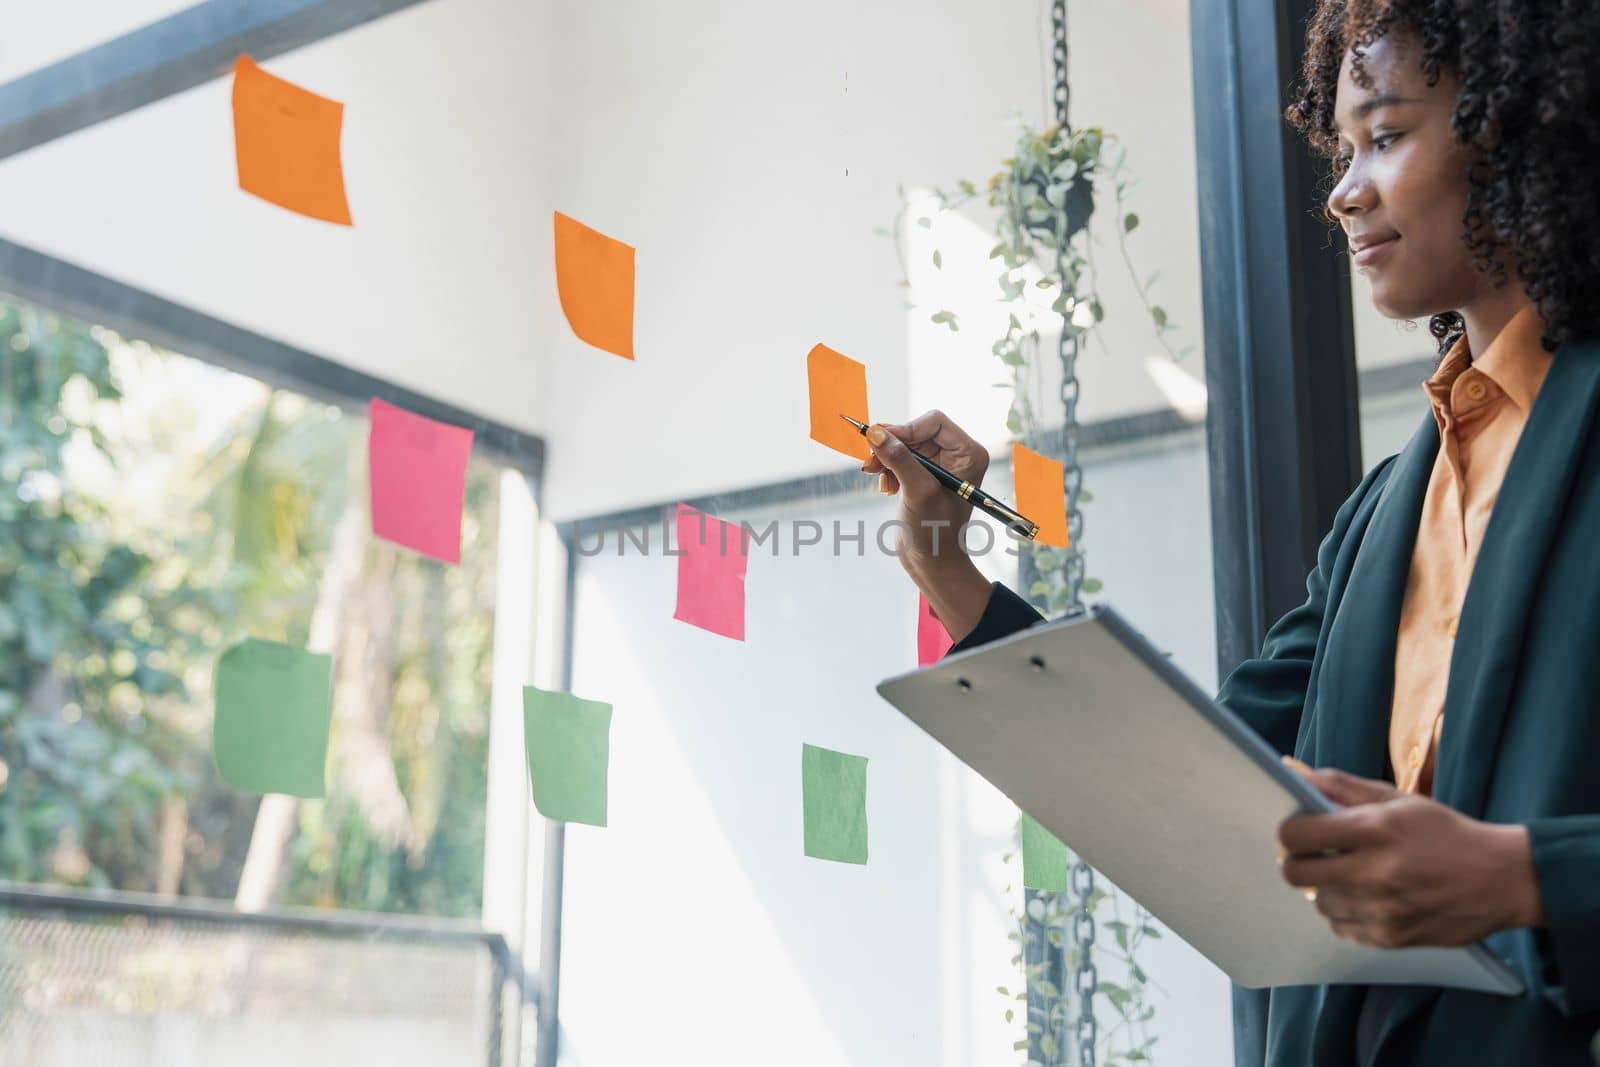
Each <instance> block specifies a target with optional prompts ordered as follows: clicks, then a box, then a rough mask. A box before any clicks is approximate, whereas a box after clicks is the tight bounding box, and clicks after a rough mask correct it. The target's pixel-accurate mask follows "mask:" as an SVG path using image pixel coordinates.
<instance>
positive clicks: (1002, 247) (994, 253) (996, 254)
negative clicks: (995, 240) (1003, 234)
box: [989, 241, 1006, 259]
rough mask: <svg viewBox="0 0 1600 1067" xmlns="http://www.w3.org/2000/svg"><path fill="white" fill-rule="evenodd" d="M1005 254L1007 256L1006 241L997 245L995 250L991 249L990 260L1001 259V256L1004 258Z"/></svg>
mask: <svg viewBox="0 0 1600 1067" xmlns="http://www.w3.org/2000/svg"><path fill="white" fill-rule="evenodd" d="M1005 254H1006V244H1005V242H1004V241H1002V242H1000V243H999V244H997V245H995V246H994V247H993V248H991V249H989V258H990V259H999V258H1000V257H1001V256H1003V255H1005Z"/></svg>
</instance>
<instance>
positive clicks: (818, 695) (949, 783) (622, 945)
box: [561, 427, 1232, 1067]
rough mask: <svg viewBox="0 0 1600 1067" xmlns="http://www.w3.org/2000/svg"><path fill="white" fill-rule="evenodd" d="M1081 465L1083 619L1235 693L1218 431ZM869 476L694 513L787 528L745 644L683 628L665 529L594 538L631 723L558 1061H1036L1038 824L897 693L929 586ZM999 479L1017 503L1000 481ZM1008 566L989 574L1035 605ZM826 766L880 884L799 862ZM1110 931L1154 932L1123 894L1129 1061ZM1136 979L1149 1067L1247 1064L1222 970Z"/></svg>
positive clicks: (600, 676) (586, 658) (585, 671)
mask: <svg viewBox="0 0 1600 1067" xmlns="http://www.w3.org/2000/svg"><path fill="white" fill-rule="evenodd" d="M1083 455H1084V462H1085V469H1086V475H1085V477H1086V485H1087V486H1088V487H1089V488H1090V489H1091V490H1092V493H1093V500H1092V501H1091V502H1090V503H1088V504H1086V505H1085V513H1086V524H1087V525H1086V534H1085V537H1084V546H1085V548H1086V549H1087V556H1088V561H1089V572H1090V573H1091V574H1092V575H1095V576H1097V577H1099V578H1100V579H1101V580H1102V581H1103V583H1104V585H1103V589H1102V591H1101V593H1100V594H1097V595H1096V596H1094V597H1091V598H1090V599H1106V600H1108V601H1109V602H1110V603H1112V604H1114V605H1115V606H1116V607H1117V609H1118V610H1119V611H1120V612H1122V613H1123V614H1125V615H1126V616H1127V617H1128V618H1130V619H1131V620H1132V621H1133V622H1134V623H1135V624H1136V625H1138V626H1139V627H1141V628H1142V629H1144V630H1145V632H1146V633H1147V634H1148V635H1149V636H1150V637H1151V638H1152V639H1153V640H1154V641H1156V642H1157V644H1158V645H1159V646H1160V647H1162V648H1163V649H1167V650H1170V651H1171V652H1172V653H1173V656H1174V659H1175V661H1176V662H1178V663H1179V664H1180V665H1181V666H1182V667H1183V668H1184V669H1185V670H1188V671H1190V672H1191V673H1192V674H1194V675H1195V676H1196V677H1197V678H1198V679H1199V680H1200V681H1201V682H1202V684H1204V685H1208V686H1210V685H1213V684H1214V680H1215V666H1214V662H1213V661H1214V657H1215V651H1214V647H1213V640H1212V599H1211V582H1210V522H1209V515H1208V508H1207V499H1208V489H1207V484H1206V479H1205V451H1204V447H1203V432H1202V431H1201V429H1200V428H1198V427H1191V428H1188V429H1184V430H1181V431H1178V432H1175V433H1169V434H1162V435H1159V436H1153V437H1145V438H1138V439H1127V440H1122V441H1119V442H1116V443H1106V444H1102V445H1097V446H1094V447H1091V448H1088V449H1086V450H1085V452H1084V454H1083ZM856 478H859V479H860V480H861V482H862V483H868V482H869V480H868V479H867V478H866V477H865V476H862V475H858V474H854V473H850V474H846V475H841V476H839V478H838V479H836V483H837V485H838V487H839V488H838V490H837V491H832V492H826V493H822V492H818V493H813V494H810V495H808V496H805V497H803V498H801V499H797V500H792V501H790V502H788V503H785V504H781V505H766V504H763V503H762V501H763V499H770V498H771V497H773V496H776V495H780V493H783V495H789V494H787V492H786V491H783V490H780V488H779V487H772V488H770V489H767V490H761V489H756V490H752V491H750V492H746V493H740V494H737V495H730V496H726V497H720V498H712V499H709V500H703V501H697V502H696V506H700V507H703V508H704V509H705V510H707V511H709V512H710V513H711V514H713V515H715V516H717V517H719V518H721V519H723V520H725V521H730V522H736V523H737V522H744V523H748V524H749V526H750V528H751V529H752V530H755V531H758V532H765V531H772V534H771V535H770V536H766V537H764V538H763V539H762V540H760V541H759V542H755V543H752V545H751V548H750V558H749V566H748V574H747V577H746V583H745V597H746V608H745V612H746V638H745V640H744V641H743V642H739V641H735V640H731V639H729V638H726V637H722V636H720V635H717V634H713V633H710V632H707V631H704V630H701V629H697V628H695V627H693V626H690V625H687V624H685V623H683V622H680V621H677V620H676V619H674V618H673V615H674V605H675V595H676V588H677V571H676V567H677V559H676V557H673V556H669V555H667V554H666V552H665V541H664V539H663V538H664V534H665V533H666V532H667V531H666V530H665V528H664V526H663V522H666V523H668V525H670V519H667V518H658V519H654V520H652V521H650V522H647V523H637V524H634V525H631V526H628V527H626V532H625V533H624V528H623V527H622V526H620V525H619V520H613V519H605V518H598V519H594V520H589V521H586V522H583V523H580V524H578V525H577V528H576V536H575V539H574V541H573V542H572V543H573V545H574V546H575V551H576V568H577V575H576V584H575V598H576V599H575V602H574V631H573V674H572V686H571V688H572V692H574V693H575V694H576V695H578V696H580V697H583V698H585V699H592V700H601V701H606V702H608V703H611V704H612V705H613V706H614V709H615V710H614V716H613V720H612V728H611V762H610V776H609V791H610V793H609V795H610V811H609V820H608V825H607V827H606V828H605V829H594V828H590V827H584V826H569V827H568V828H567V832H566V860H565V891H564V905H563V907H564V921H563V951H562V974H561V1015H562V1029H563V1032H564V1035H565V1036H564V1039H563V1040H564V1044H563V1062H564V1063H570V1064H577V1065H593V1064H606V1063H626V1062H634V1061H640V1062H643V1061H646V1060H648V1059H650V1058H652V1057H654V1056H658V1055H659V1054H660V1051H661V1050H662V1049H667V1048H671V1049H677V1050H684V1051H686V1052H687V1051H690V1050H692V1052H693V1055H694V1056H695V1058H696V1059H698V1060H699V1061H701V1062H707V1063H725V1062H739V1061H741V1060H743V1059H748V1058H751V1057H758V1058H760V1059H761V1061H762V1062H764V1063H770V1064H797V1065H798V1064H806V1065H815V1064H861V1065H867V1064H880V1063H926V1064H970V1063H985V1062H1006V1058H1007V1057H1008V1056H1011V1055H1015V1056H1016V1062H1019V1063H1020V1062H1021V1061H1022V1060H1023V1059H1024V1058H1025V1053H1022V1052H1017V1051H1016V1050H1015V1048H1014V1046H1015V1044H1016V1043H1017V1042H1018V1041H1023V1042H1026V1038H1027V1034H1026V1032H1025V1030H1024V1029H1023V1023H1024V1019H1025V1012H1024V1011H1023V1010H1022V1007H1021V1006H1020V1005H1019V1002H1018V1001H1017V1000H1016V994H1017V993H1018V992H1019V991H1020V990H1022V989H1023V988H1024V984H1023V981H1022V976H1021V972H1020V967H1019V965H1018V964H1017V963H1016V962H1015V961H1014V959H1013V957H1015V956H1016V955H1017V952H1018V949H1017V942H1016V941H1015V940H1014V937H1015V935H1016V931H1017V929H1018V918H1019V916H1020V914H1021V910H1022V908H1023V907H1024V898H1023V890H1022V887H1021V879H1020V875H1021V871H1020V861H1019V860H1018V858H1017V857H1016V856H1015V855H1014V851H1015V847H1016V845H1015V838H1014V835H1015V828H1016V819H1017V811H1016V809H1015V807H1014V806H1013V805H1011V804H1010V802H1009V801H1007V800H1006V799H1005V798H1004V797H1003V796H1001V795H1000V794H999V793H998V792H997V791H995V790H994V789H993V787H991V786H990V785H988V784H987V783H986V782H984V781H983V780H982V779H981V778H978V777H977V776H976V775H974V774H972V773H971V772H970V771H968V770H967V769H966V768H965V767H964V766H963V765H961V764H960V763H959V762H958V761H956V760H955V759H954V757H952V756H950V755H949V754H948V753H946V752H945V751H944V750H943V749H942V748H940V747H939V746H938V745H937V744H936V743H935V742H933V741H932V740H931V739H930V738H928V737H927V736H926V735H924V734H923V733H921V731H920V730H918V729H917V728H916V727H915V726H913V725H911V724H910V723H909V722H908V721H907V720H905V719H904V718H902V717H901V716H900V715H899V714H898V713H897V712H896V711H895V710H894V709H893V708H892V707H891V706H889V705H888V704H887V703H885V702H884V701H883V700H882V699H881V698H879V697H878V696H877V695H876V693H875V691H874V686H875V685H876V684H877V683H878V682H879V681H881V680H882V679H884V678H886V677H889V676H891V675H894V674H898V673H901V672H903V671H907V670H910V669H912V668H914V667H915V666H916V609H917V591H916V588H915V586H913V585H912V584H911V582H910V581H909V579H908V578H907V577H906V576H905V574H904V573H903V571H902V569H901V567H900V565H899V562H898V561H897V559H896V558H895V557H894V556H893V555H892V549H893V546H894V544H895V540H894V529H893V527H892V526H891V527H888V528H887V529H886V532H884V533H883V534H882V538H883V540H882V544H881V545H880V544H879V531H880V530H885V527H884V525H883V524H885V523H887V522H889V520H891V519H893V518H894V517H895V515H896V506H897V504H896V502H895V501H894V500H891V499H889V498H886V497H882V496H879V495H877V494H876V493H875V492H873V491H872V487H871V485H870V484H863V485H862V486H861V487H860V488H859V489H851V488H850V486H852V485H853V484H854V483H853V479H856ZM986 484H987V485H989V486H990V487H992V488H993V489H994V490H995V491H997V492H999V493H1001V494H1002V495H1008V494H1009V493H1010V492H1011V486H1010V472H1009V469H1008V468H1007V466H1006V465H1004V464H1001V465H999V466H997V467H996V468H995V469H994V470H993V471H992V472H991V474H990V477H989V478H988V479H987V481H986ZM664 514H665V515H670V510H665V509H664ZM980 521H981V520H980ZM985 541H986V539H985V538H983V537H974V538H973V540H972V543H973V544H974V545H977V546H981V545H983V544H984V543H985ZM674 543H675V542H674ZM1009 544H1010V542H1008V541H1006V540H1005V539H1003V538H1002V539H1000V540H999V541H997V542H996V544H995V547H994V550H993V551H991V552H989V553H986V554H984V555H982V556H980V557H979V565H980V567H981V568H982V569H983V570H984V571H985V573H986V574H988V575H989V576H990V577H992V578H995V579H999V580H1002V581H1006V582H1008V583H1011V584H1015V581H1016V559H1015V558H1014V557H1013V556H1011V555H1009V554H1007V552H1006V551H1005V547H1006V546H1007V545H1009ZM805 744H811V745H819V746H823V747H826V748H831V749H835V750H839V751H843V752H847V753H851V754H855V755H861V756H866V757H867V758H868V760H869V764H868V779H867V817H868V826H869V858H868V862H867V864H866V865H865V866H864V867H857V866H852V865H846V864H840V863H832V862H827V861H823V860H817V859H811V858H807V856H806V855H805V853H804V846H803V841H802V836H803V835H802V807H801V775H800V751H801V747H802V745H805ZM1117 909H1121V917H1122V918H1124V919H1128V918H1131V917H1132V915H1133V905H1132V903H1131V902H1129V901H1127V900H1125V899H1119V900H1117V901H1115V902H1107V903H1106V904H1104V905H1102V908H1101V910H1100V914H1099V917H1100V920H1101V923H1102V926H1101V934H1100V938H1101V941H1100V948H1101V951H1102V952H1104V954H1105V955H1104V958H1102V959H1100V961H1099V962H1100V966H1101V968H1102V970H1101V979H1102V981H1103V983H1104V987H1103V990H1102V995H1101V996H1100V997H1098V998H1097V1005H1098V1009H1097V1015H1098V1017H1099V1019H1100V1033H1101V1035H1102V1036H1103V1037H1105V1038H1106V1039H1107V1040H1108V1042H1116V1043H1118V1047H1124V1045H1123V1043H1125V1042H1126V1041H1127V1040H1128V1038H1129V1036H1130V1030H1131V1027H1130V1026H1127V1025H1124V1026H1120V1027H1119V1023H1120V1022H1121V1019H1120V1016H1119V1012H1118V1005H1117V999H1118V996H1119V995H1120V993H1121V992H1122V991H1123V990H1124V989H1126V988H1127V987H1128V986H1129V984H1130V983H1129V982H1128V980H1127V976H1126V967H1125V966H1123V967H1122V968H1121V969H1120V970H1119V968H1118V966H1117V965H1115V964H1114V963H1111V962H1108V961H1110V960H1113V958H1114V957H1115V956H1116V955H1117V938H1118V936H1119V935H1118V934H1117V931H1116V927H1115V923H1114V920H1115V919H1116V918H1117V917H1118V916H1117V915H1116V914H1115V912H1116V911H1117ZM1106 923H1111V924H1112V925H1110V926H1107V925H1104V924H1106ZM1158 926H1159V924H1158ZM1138 963H1139V965H1140V967H1141V968H1142V969H1143V970H1144V971H1145V972H1147V974H1148V976H1149V979H1150V982H1151V989H1150V991H1149V994H1148V1003H1149V1005H1150V1006H1151V1007H1153V1008H1154V1014H1153V1017H1152V1018H1151V1019H1150V1020H1148V1022H1147V1024H1146V1028H1147V1030H1148V1033H1149V1034H1150V1035H1151V1036H1154V1037H1156V1038H1157V1039H1158V1040H1157V1044H1156V1046H1155V1050H1156V1051H1155V1052H1153V1053H1152V1058H1153V1059H1154V1060H1155V1061H1156V1062H1161V1063H1168V1064H1180V1065H1206V1067H1213V1065H1214V1067H1221V1065H1223V1064H1226V1063H1230V1062H1231V1055H1232V1053H1231V1037H1230V1009H1229V1004H1228V991H1227V990H1228V987H1227V984H1226V980H1225V979H1224V978H1223V976H1222V975H1221V973H1220V972H1218V971H1217V970H1216V969H1215V968H1214V967H1212V966H1211V965H1210V964H1209V963H1208V962H1207V961H1206V960H1204V959H1203V958H1202V957H1200V956H1199V955H1198V954H1197V953H1195V952H1194V951H1193V950H1192V949H1190V948H1188V947H1187V946H1186V945H1184V944H1183V943H1182V942H1181V941H1180V940H1179V939H1177V938H1176V937H1175V936H1174V935H1172V934H1171V932H1170V931H1165V930H1160V931H1159V934H1158V937H1157V938H1156V939H1151V940H1148V941H1146V942H1145V943H1144V946H1143V947H1142V948H1141V949H1140V950H1139V953H1138ZM1002 989H1004V990H1005V992H1004V993H1002V992H1000V990H1002ZM619 990H622V991H632V992H620V993H619ZM624 1017H625V1019H626V1022H625V1024H624V1023H623V1022H622V1020H623V1018H624ZM1109 1047H1110V1045H1109V1044H1108V1045H1107V1046H1106V1048H1107V1049H1109Z"/></svg>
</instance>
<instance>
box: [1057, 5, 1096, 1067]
mask: <svg viewBox="0 0 1600 1067" xmlns="http://www.w3.org/2000/svg"><path fill="white" fill-rule="evenodd" d="M1050 27H1051V31H1052V35H1053V38H1054V41H1053V47H1052V49H1051V55H1052V57H1053V59H1054V60H1055V92H1054V100H1055V106H1056V123H1057V125H1059V126H1060V127H1061V136H1063V137H1065V136H1067V134H1068V133H1069V132H1070V130H1071V128H1072V127H1071V125H1070V124H1069V122H1068V120H1067V109H1068V105H1069V104H1070V103H1071V101H1072V87H1071V85H1070V84H1069V82H1068V81H1067V3H1066V0H1052V3H1051V5H1050ZM1070 326H1071V317H1070V314H1067V315H1063V316H1062V323H1061V337H1060V340H1059V342H1058V355H1059V356H1060V358H1061V407H1062V409H1063V418H1062V422H1061V458H1062V468H1063V479H1064V482H1065V486H1066V497H1067V547H1066V552H1065V556H1064V559H1063V561H1062V577H1063V579H1064V581H1065V583H1066V588H1067V611H1068V612H1076V611H1080V610H1082V607H1083V604H1082V601H1081V599H1080V594H1081V591H1082V587H1083V572H1084V563H1083V547H1082V546H1083V512H1082V511H1081V510H1079V508H1078V494H1079V491H1080V490H1082V488H1083V468H1082V467H1080V466H1079V465H1078V394H1079V390H1080V385H1079V382H1078V338H1077V335H1076V334H1075V333H1073V332H1072V330H1071V329H1070ZM1072 892H1073V895H1074V896H1075V897H1076V898H1077V910H1076V912H1075V913H1074V915H1073V917H1072V940H1073V944H1074V945H1075V946H1076V948H1077V956H1078V960H1077V963H1078V966H1077V971H1076V973H1075V974H1074V975H1073V988H1074V989H1075V990H1076V991H1077V994H1078V1021H1077V1028H1076V1032H1075V1037H1076V1043H1077V1046H1078V1064H1079V1067H1094V1065H1095V1042H1096V1032H1095V1022H1094V995H1095V990H1096V989H1097V988H1098V986H1099V974H1098V973H1097V972H1096V970H1095V965H1094V934H1095V929H1094V912H1093V902H1094V870H1093V869H1092V868H1091V867H1090V866H1089V865H1088V864H1086V863H1084V862H1083V860H1081V859H1077V860H1075V862H1074V863H1073V866H1072Z"/></svg>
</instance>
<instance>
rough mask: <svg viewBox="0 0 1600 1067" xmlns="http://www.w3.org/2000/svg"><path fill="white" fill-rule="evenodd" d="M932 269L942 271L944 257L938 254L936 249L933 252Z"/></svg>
mask: <svg viewBox="0 0 1600 1067" xmlns="http://www.w3.org/2000/svg"><path fill="white" fill-rule="evenodd" d="M933 267H934V269H935V270H943V269H944V256H943V255H941V254H940V253H939V250H938V249H937V248H935V249H934V250H933Z"/></svg>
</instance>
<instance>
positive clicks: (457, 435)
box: [367, 400, 472, 563]
mask: <svg viewBox="0 0 1600 1067" xmlns="http://www.w3.org/2000/svg"><path fill="white" fill-rule="evenodd" d="M368 419H369V422H370V424H371V433H370V434H369V435H368V437H367V468H368V471H369V474H370V484H371V493H372V532H373V533H375V534H377V535H378V536H379V537H381V538H383V539H384V540H385V541H393V542H394V543H395V544H397V545H404V546H405V547H407V548H410V549H414V550H416V551H418V552H421V553H422V554H423V555H425V556H432V557H433V558H434V559H439V560H444V561H445V562H446V563H460V562H461V508H462V505H463V504H464V503H465V502H466V497H467V457H468V455H470V454H471V452H472V431H471V430H466V429H463V428H461V427H460V426H451V425H449V424H448V423H443V422H435V421H433V420H432V419H428V418H424V417H423V416H421V415H414V414H412V413H411V412H409V411H406V410H404V409H402V408H397V407H395V406H394V405H393V404H386V403H384V402H383V401H382V400H373V402H372V407H371V409H370V411H369V413H368Z"/></svg>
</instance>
